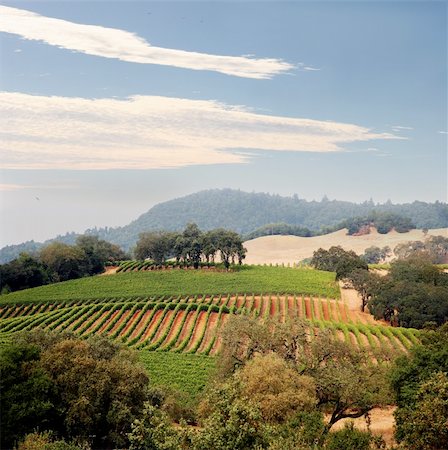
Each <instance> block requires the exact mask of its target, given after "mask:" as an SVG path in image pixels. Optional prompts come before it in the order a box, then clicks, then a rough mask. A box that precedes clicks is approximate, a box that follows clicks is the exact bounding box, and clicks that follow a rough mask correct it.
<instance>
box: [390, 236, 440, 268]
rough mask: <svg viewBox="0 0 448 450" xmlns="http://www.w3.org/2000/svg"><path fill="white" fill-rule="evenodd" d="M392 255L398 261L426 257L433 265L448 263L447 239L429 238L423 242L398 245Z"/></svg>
mask: <svg viewBox="0 0 448 450" xmlns="http://www.w3.org/2000/svg"><path fill="white" fill-rule="evenodd" d="M394 253H395V254H396V255H397V257H398V258H400V259H407V258H409V257H415V256H417V257H418V256H426V257H427V258H428V259H429V260H430V261H431V262H432V263H434V264H443V263H446V262H448V238H446V237H443V236H429V237H428V238H427V239H425V242H421V241H412V242H405V243H403V244H398V245H397V246H396V247H395V248H394Z"/></svg>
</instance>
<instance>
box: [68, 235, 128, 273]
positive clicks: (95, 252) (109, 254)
mask: <svg viewBox="0 0 448 450" xmlns="http://www.w3.org/2000/svg"><path fill="white" fill-rule="evenodd" d="M76 246H77V247H79V248H80V249H81V250H82V251H83V252H84V255H85V260H84V272H85V273H87V274H89V275H95V274H97V273H101V272H103V271H104V266H105V264H106V262H112V261H119V260H122V259H125V258H126V255H125V253H124V252H123V251H122V250H121V249H120V247H118V245H114V244H111V243H110V242H107V241H104V240H101V239H98V237H97V236H88V235H83V236H79V237H78V238H77V239H76Z"/></svg>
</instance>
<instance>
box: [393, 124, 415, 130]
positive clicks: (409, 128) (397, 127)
mask: <svg viewBox="0 0 448 450" xmlns="http://www.w3.org/2000/svg"><path fill="white" fill-rule="evenodd" d="M391 128H392V130H393V131H410V130H413V129H414V128H412V127H403V126H401V125H392V126H391Z"/></svg>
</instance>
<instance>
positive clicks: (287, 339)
mask: <svg viewBox="0 0 448 450" xmlns="http://www.w3.org/2000/svg"><path fill="white" fill-rule="evenodd" d="M222 339H223V350H222V352H221V354H220V357H219V363H218V365H219V370H220V376H221V377H222V378H225V377H226V376H228V373H229V372H230V373H231V372H232V371H234V370H235V369H236V368H238V367H241V366H242V365H244V364H246V363H247V361H248V360H251V359H252V358H254V357H255V355H257V354H259V355H267V354H270V353H272V352H274V353H276V354H277V355H278V356H280V357H281V358H282V359H284V360H285V361H287V362H289V364H292V366H293V367H294V368H295V370H296V371H297V372H298V373H299V374H300V375H305V376H308V377H311V378H312V379H313V380H314V383H315V386H316V396H317V399H318V407H319V408H320V409H321V410H322V411H324V412H326V413H328V414H330V419H329V421H328V424H327V425H326V428H325V433H327V432H328V431H329V430H330V429H331V427H332V426H333V425H334V424H335V423H336V422H338V421H339V420H341V419H344V418H357V417H362V416H364V415H365V414H367V413H368V412H369V411H370V410H371V409H372V408H373V407H374V406H377V405H381V404H387V401H388V398H389V390H388V386H387V383H386V381H385V379H386V377H385V371H386V368H385V365H381V364H378V365H373V364H372V363H371V362H370V360H371V355H369V354H368V353H366V352H365V351H360V350H358V349H353V348H352V347H350V346H349V345H348V344H346V343H344V342H341V341H338V340H335V339H334V337H333V336H332V335H331V334H330V333H329V332H325V331H322V332H319V334H318V336H316V337H315V338H314V339H312V340H310V339H309V331H308V325H307V324H306V323H305V322H303V321H301V320H298V319H297V320H292V321H289V322H287V323H284V324H282V323H278V322H275V321H268V322H266V323H260V322H259V321H257V320H256V319H252V318H248V317H239V316H235V317H231V318H230V319H229V320H228V321H227V323H226V326H225V328H224V331H223V335H222ZM377 358H378V360H379V361H381V355H377ZM325 433H324V434H325Z"/></svg>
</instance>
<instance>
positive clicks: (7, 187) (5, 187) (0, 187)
mask: <svg viewBox="0 0 448 450" xmlns="http://www.w3.org/2000/svg"><path fill="white" fill-rule="evenodd" d="M28 188H29V186H26V185H24V184H7V183H3V184H1V183H0V192H2V191H19V190H21V189H28Z"/></svg>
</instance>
